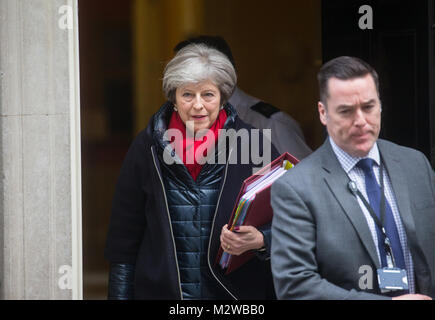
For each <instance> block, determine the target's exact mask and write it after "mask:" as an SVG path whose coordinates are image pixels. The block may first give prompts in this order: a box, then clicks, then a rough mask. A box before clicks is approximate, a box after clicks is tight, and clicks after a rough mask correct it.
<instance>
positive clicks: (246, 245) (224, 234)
mask: <svg viewBox="0 0 435 320" xmlns="http://www.w3.org/2000/svg"><path fill="white" fill-rule="evenodd" d="M220 240H221V247H222V249H223V250H224V251H225V252H228V253H229V254H232V255H236V256H238V255H241V254H242V253H244V252H246V251H249V250H258V249H260V248H262V247H264V237H263V234H262V233H261V232H260V231H258V230H257V228H255V227H253V226H240V227H235V228H234V231H230V230H229V229H228V224H226V225H224V226H223V227H222V231H221V235H220Z"/></svg>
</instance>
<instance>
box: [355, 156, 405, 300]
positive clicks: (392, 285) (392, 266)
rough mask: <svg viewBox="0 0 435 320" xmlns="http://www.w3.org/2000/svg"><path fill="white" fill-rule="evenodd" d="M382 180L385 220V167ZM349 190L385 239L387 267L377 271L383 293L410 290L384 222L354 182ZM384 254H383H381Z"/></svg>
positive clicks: (382, 208)
mask: <svg viewBox="0 0 435 320" xmlns="http://www.w3.org/2000/svg"><path fill="white" fill-rule="evenodd" d="M380 180H381V219H382V220H383V218H384V214H385V194H384V177H383V165H382V163H381V167H380ZM348 186H349V189H350V190H351V191H352V193H353V194H354V195H355V196H357V197H359V198H360V199H361V201H362V202H363V203H364V205H365V207H366V208H367V210H368V211H369V213H370V215H371V216H372V218H373V220H374V222H375V223H376V225H377V226H378V227H379V229H380V230H381V232H382V235H383V237H384V246H383V247H384V250H385V255H386V260H387V267H385V268H380V269H378V270H377V275H378V284H379V288H380V290H381V292H382V293H388V292H393V291H398V290H408V276H407V273H406V270H405V269H400V268H396V262H395V260H394V254H393V250H392V248H391V244H390V240H389V238H388V236H387V233H386V231H385V228H384V227H383V223H382V222H383V221H382V222H381V221H380V220H379V218H378V216H377V215H376V213H375V212H374V210H373V208H372V207H371V205H370V204H369V203H368V202H367V200H366V198H365V197H364V196H363V195H362V193H361V191H359V190H358V187H357V185H356V183H355V182H354V181H350V182H349V185H348ZM379 253H380V254H382V252H379Z"/></svg>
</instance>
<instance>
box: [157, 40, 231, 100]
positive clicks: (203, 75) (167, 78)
mask: <svg viewBox="0 0 435 320" xmlns="http://www.w3.org/2000/svg"><path fill="white" fill-rule="evenodd" d="M208 79H209V80H212V81H213V82H214V83H215V84H216V85H217V87H218V88H219V91H220V93H221V97H222V101H221V103H222V104H225V103H226V102H227V101H228V99H229V98H230V97H231V95H232V94H233V91H234V89H235V87H236V84H237V75H236V71H235V70H234V66H233V65H232V63H231V62H230V61H229V60H228V58H227V57H226V56H225V55H224V54H222V53H221V52H220V51H218V50H216V49H213V48H210V47H207V46H206V45H204V44H191V45H189V46H187V47H184V48H183V49H181V50H180V51H178V54H177V55H176V56H175V57H174V59H172V60H171V61H170V62H169V63H168V64H167V65H166V68H165V70H164V72H163V92H164V93H165V96H166V98H167V99H168V100H169V101H171V102H173V103H175V91H176V89H177V88H179V87H181V86H183V85H185V84H188V83H198V82H201V81H204V80H208Z"/></svg>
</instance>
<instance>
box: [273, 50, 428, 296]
mask: <svg viewBox="0 0 435 320" xmlns="http://www.w3.org/2000/svg"><path fill="white" fill-rule="evenodd" d="M318 80H319V88H320V102H319V103H318V110H319V115H320V121H321V123H322V124H323V125H325V126H326V129H327V131H328V135H329V137H328V138H327V139H326V141H325V143H324V144H323V146H321V147H320V148H319V149H318V150H316V151H315V152H314V153H312V154H311V155H310V156H309V157H307V158H305V159H304V160H303V161H301V162H300V163H299V164H298V165H297V166H296V167H295V168H294V169H292V170H290V171H289V172H288V173H286V174H285V175H284V176H283V177H282V178H280V179H279V180H278V181H277V182H275V183H274V184H273V185H272V191H271V203H272V208H273V211H274V218H273V223H272V249H271V265H272V273H273V277H274V285H275V290H276V294H277V297H278V299H391V298H392V299H431V298H430V297H434V296H435V250H434V244H435V174H434V171H433V169H432V167H431V166H430V164H429V162H428V160H427V159H426V157H425V156H424V155H423V154H422V153H420V152H419V151H416V150H413V149H410V148H406V147H402V146H399V145H396V144H394V143H391V142H388V141H385V140H381V139H378V136H379V131H380V125H381V102H380V97H379V84H378V83H379V81H378V75H377V73H376V71H375V70H374V69H373V68H372V67H371V66H369V65H368V64H367V63H366V62H364V61H362V60H360V59H358V58H352V57H339V58H336V59H333V60H331V61H329V62H328V63H326V64H325V65H324V66H323V67H322V68H321V70H320V71H319V74H318ZM382 204H383V205H382ZM396 271H397V272H399V271H400V272H402V275H404V276H403V278H401V284H402V286H401V289H403V290H398V289H399V288H397V289H394V288H391V287H388V286H386V285H385V284H384V283H383V282H384V278H383V277H384V276H385V275H387V273H388V276H391V273H394V272H396ZM378 272H380V274H381V283H379V282H378V281H379V280H378V277H377V273H378ZM403 283H405V284H406V285H403ZM386 289H389V290H390V291H389V292H386Z"/></svg>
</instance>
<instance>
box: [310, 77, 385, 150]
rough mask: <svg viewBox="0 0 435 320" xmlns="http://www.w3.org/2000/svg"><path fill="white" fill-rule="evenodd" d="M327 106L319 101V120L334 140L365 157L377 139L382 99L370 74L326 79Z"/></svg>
mask: <svg viewBox="0 0 435 320" xmlns="http://www.w3.org/2000/svg"><path fill="white" fill-rule="evenodd" d="M328 92H329V97H328V99H327V101H326V106H325V105H324V104H323V103H322V102H319V103H318V109H319V115H320V122H322V124H323V125H325V126H326V129H327V131H328V134H329V136H330V137H331V138H332V139H333V140H334V142H335V143H336V144H337V145H338V146H339V147H340V148H341V149H343V150H344V151H346V152H347V153H348V154H350V155H351V156H353V157H364V156H366V155H367V154H368V153H369V151H370V149H371V148H372V147H373V145H374V143H375V142H376V140H377V139H378V136H379V131H380V129H381V103H380V100H379V97H378V93H377V91H376V86H375V82H374V80H373V77H372V76H371V75H370V74H368V75H366V76H364V77H360V78H355V79H350V80H340V79H337V78H331V79H329V81H328Z"/></svg>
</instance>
